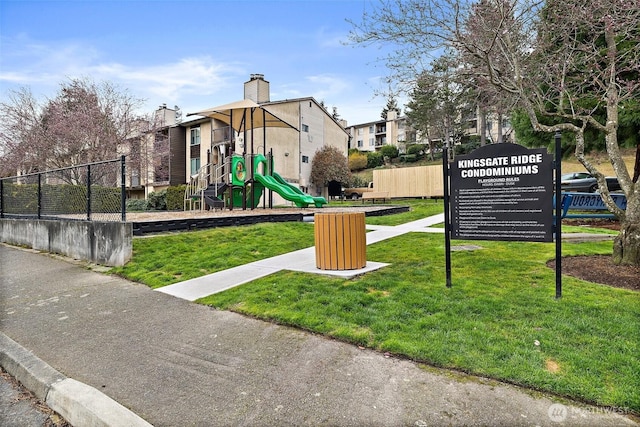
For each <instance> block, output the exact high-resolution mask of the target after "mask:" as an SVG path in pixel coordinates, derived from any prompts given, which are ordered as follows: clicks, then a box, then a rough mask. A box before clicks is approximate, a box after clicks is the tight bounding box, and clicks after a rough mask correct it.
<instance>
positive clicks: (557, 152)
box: [555, 131, 562, 298]
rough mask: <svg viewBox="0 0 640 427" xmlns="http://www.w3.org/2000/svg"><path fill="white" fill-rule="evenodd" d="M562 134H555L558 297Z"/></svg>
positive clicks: (558, 287) (559, 291) (558, 281)
mask: <svg viewBox="0 0 640 427" xmlns="http://www.w3.org/2000/svg"><path fill="white" fill-rule="evenodd" d="M561 139H562V135H561V134H560V132H559V131H558V132H556V134H555V145H556V146H555V174H556V189H555V191H556V217H555V219H556V221H555V233H556V298H560V297H562V183H561V181H562V180H561V178H560V177H561V176H562V146H561V144H560V143H561Z"/></svg>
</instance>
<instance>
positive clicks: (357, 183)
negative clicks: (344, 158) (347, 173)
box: [349, 175, 369, 188]
mask: <svg viewBox="0 0 640 427" xmlns="http://www.w3.org/2000/svg"><path fill="white" fill-rule="evenodd" d="M368 184H369V183H368V182H367V181H365V180H364V179H362V178H360V177H359V176H358V175H352V176H351V181H350V182H349V188H358V187H366V186H367V185H368Z"/></svg>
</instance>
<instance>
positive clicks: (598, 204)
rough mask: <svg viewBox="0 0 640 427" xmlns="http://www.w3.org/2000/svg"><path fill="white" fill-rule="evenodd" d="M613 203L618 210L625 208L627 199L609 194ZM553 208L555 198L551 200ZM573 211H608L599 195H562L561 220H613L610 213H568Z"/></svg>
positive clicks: (619, 195) (615, 194)
mask: <svg viewBox="0 0 640 427" xmlns="http://www.w3.org/2000/svg"><path fill="white" fill-rule="evenodd" d="M611 197H612V198H613V201H614V202H615V203H616V205H618V207H619V208H620V209H623V210H624V209H626V208H627V198H626V197H625V195H624V194H619V193H611ZM553 203H554V208H555V197H554V199H553ZM569 210H574V211H582V212H585V211H596V212H597V211H608V209H607V207H606V205H605V204H604V202H603V201H602V198H601V197H600V194H599V193H562V218H615V216H614V215H613V214H611V213H608V214H591V213H575V214H570V213H568V212H569Z"/></svg>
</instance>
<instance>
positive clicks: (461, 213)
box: [450, 144, 553, 242]
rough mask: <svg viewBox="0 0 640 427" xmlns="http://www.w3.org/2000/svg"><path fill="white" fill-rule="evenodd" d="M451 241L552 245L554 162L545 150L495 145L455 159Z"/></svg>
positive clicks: (451, 196) (452, 178)
mask: <svg viewBox="0 0 640 427" xmlns="http://www.w3.org/2000/svg"><path fill="white" fill-rule="evenodd" d="M450 170H451V181H450V182H451V195H450V200H451V238H452V239H464V240H467V239H468V240H505V241H527V242H552V241H553V157H552V156H551V155H549V154H548V153H547V150H546V149H544V148H541V149H527V148H526V147H523V146H521V145H517V144H491V145H486V146H484V147H480V148H478V149H477V150H475V151H473V152H472V153H470V154H468V155H463V156H456V158H455V161H454V162H453V163H451V165H450Z"/></svg>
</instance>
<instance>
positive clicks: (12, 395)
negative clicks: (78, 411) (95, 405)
mask: <svg viewBox="0 0 640 427" xmlns="http://www.w3.org/2000/svg"><path fill="white" fill-rule="evenodd" d="M0 425H2V426H3V427H40V426H42V427H45V426H46V427H50V426H57V427H65V426H68V425H69V424H67V422H66V421H65V420H64V419H63V418H62V417H61V416H60V415H58V414H56V413H55V412H53V411H52V410H51V409H50V408H49V407H48V406H46V405H45V404H44V403H43V402H41V401H40V400H39V399H37V398H36V397H35V396H34V395H33V394H32V393H31V392H29V391H28V390H26V389H25V388H24V387H22V385H21V384H20V383H18V382H16V380H15V379H14V378H13V377H11V376H10V375H9V374H7V373H6V372H4V371H3V370H1V369H0Z"/></svg>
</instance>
